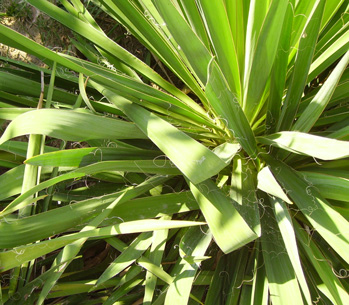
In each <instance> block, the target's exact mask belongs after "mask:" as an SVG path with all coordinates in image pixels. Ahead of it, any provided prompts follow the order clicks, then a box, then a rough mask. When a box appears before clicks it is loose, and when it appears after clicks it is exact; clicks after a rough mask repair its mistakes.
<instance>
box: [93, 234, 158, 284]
mask: <svg viewBox="0 0 349 305" xmlns="http://www.w3.org/2000/svg"><path fill="white" fill-rule="evenodd" d="M151 243H152V234H151V232H147V233H142V234H141V235H139V236H138V237H137V238H136V239H135V240H134V241H133V242H132V243H131V245H130V246H129V247H128V248H127V249H126V250H125V251H123V252H122V253H121V254H120V255H119V256H118V257H117V258H116V259H115V260H114V261H113V262H112V263H111V264H110V265H109V267H108V268H107V269H105V271H104V272H103V273H102V275H101V276H100V277H99V279H98V281H97V283H96V285H100V284H101V283H104V282H105V281H107V280H109V279H110V278H112V277H113V276H115V275H117V274H119V273H120V272H121V271H122V270H124V269H125V268H126V267H128V266H129V265H131V264H132V263H133V262H134V261H135V260H136V259H137V258H139V257H140V256H141V255H142V254H143V253H144V252H145V251H146V250H147V249H148V248H149V246H150V245H151Z"/></svg>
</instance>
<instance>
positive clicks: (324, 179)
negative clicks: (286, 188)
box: [301, 171, 349, 202]
mask: <svg viewBox="0 0 349 305" xmlns="http://www.w3.org/2000/svg"><path fill="white" fill-rule="evenodd" d="M301 174H302V175H304V176H305V179H306V180H307V181H309V182H311V183H312V184H313V185H314V186H315V187H316V188H317V189H318V191H319V192H320V194H321V195H322V196H323V197H324V198H328V199H334V200H341V201H344V202H349V193H348V189H349V179H348V178H343V177H340V176H334V175H332V174H331V172H329V173H326V172H324V173H316V172H309V171H302V172H301Z"/></svg>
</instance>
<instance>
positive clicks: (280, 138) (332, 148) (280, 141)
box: [258, 131, 349, 160]
mask: <svg viewBox="0 0 349 305" xmlns="http://www.w3.org/2000/svg"><path fill="white" fill-rule="evenodd" d="M258 141H259V142H260V143H263V144H266V145H272V146H276V147H280V148H282V149H284V150H287V151H289V152H293V153H296V154H302V155H307V156H311V157H314V158H319V159H321V160H335V159H341V158H345V157H347V156H349V142H347V141H340V140H335V139H329V138H325V137H319V136H314V135H311V134H308V133H302V132H296V131H282V132H278V133H274V134H272V135H269V136H265V137H258Z"/></svg>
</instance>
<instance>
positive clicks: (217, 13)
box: [197, 0, 241, 101]
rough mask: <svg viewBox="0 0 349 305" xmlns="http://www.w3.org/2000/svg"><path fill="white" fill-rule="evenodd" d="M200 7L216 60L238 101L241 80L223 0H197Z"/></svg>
mask: <svg viewBox="0 0 349 305" xmlns="http://www.w3.org/2000/svg"><path fill="white" fill-rule="evenodd" d="M197 3H198V4H199V6H200V7H201V11H202V17H203V18H204V20H205V25H206V28H207V32H208V34H209V37H210V39H211V42H212V46H213V49H214V52H215V54H216V55H217V62H218V63H219V66H220V67H221V69H222V72H223V74H224V76H225V79H226V80H227V83H228V84H229V88H230V90H231V91H232V92H233V94H234V95H235V96H236V98H237V99H238V100H239V101H240V99H241V82H240V71H239V63H238V58H237V54H236V47H235V43H234V40H233V36H232V33H231V30H230V24H229V20H228V15H227V11H226V7H225V3H224V1H223V0H218V1H211V0H200V1H197Z"/></svg>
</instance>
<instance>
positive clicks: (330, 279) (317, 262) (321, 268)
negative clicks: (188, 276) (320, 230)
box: [294, 222, 349, 305]
mask: <svg viewBox="0 0 349 305" xmlns="http://www.w3.org/2000/svg"><path fill="white" fill-rule="evenodd" d="M294 228H295V232H296V234H297V239H298V240H299V244H300V246H301V247H302V249H303V250H304V252H305V253H306V254H307V257H308V259H309V260H310V262H311V264H312V266H313V267H314V268H315V270H316V272H317V274H318V275H319V276H320V278H321V280H322V281H323V283H324V284H325V287H326V288H327V289H328V291H329V293H330V295H331V296H332V299H333V300H334V301H335V302H336V303H335V304H338V305H344V304H346V303H348V301H349V297H348V293H347V291H346V290H345V289H344V288H343V286H342V284H341V282H340V281H339V279H338V278H337V276H336V275H335V274H334V273H333V269H332V267H331V265H330V264H329V263H328V261H327V259H326V258H325V257H324V255H323V254H322V253H321V251H320V249H319V248H318V247H317V245H316V244H315V242H314V241H313V240H312V238H311V236H309V235H308V234H307V233H306V231H305V230H304V229H303V228H301V227H300V225H299V224H298V223H297V222H295V223H294Z"/></svg>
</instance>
